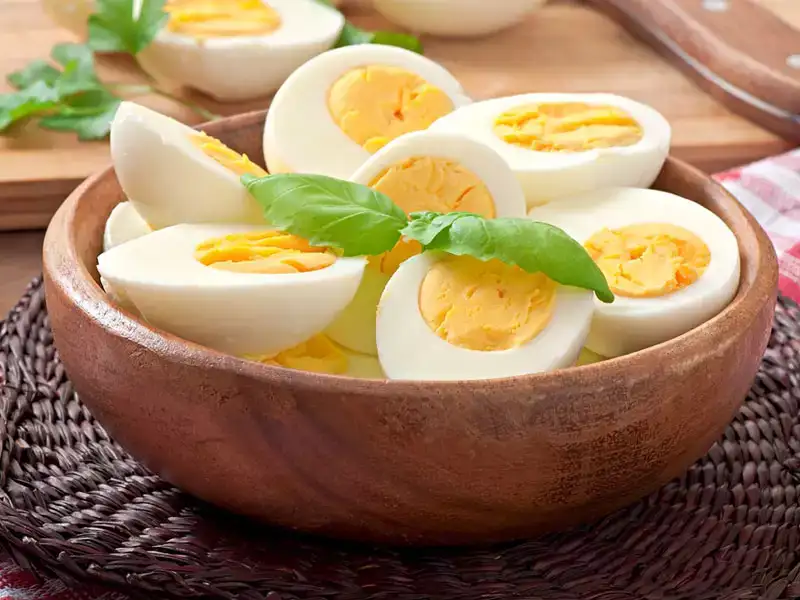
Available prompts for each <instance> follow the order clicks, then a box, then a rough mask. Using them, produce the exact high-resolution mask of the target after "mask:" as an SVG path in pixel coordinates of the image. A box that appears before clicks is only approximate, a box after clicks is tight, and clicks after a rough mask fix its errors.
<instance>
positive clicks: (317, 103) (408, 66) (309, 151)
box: [264, 44, 470, 179]
mask: <svg viewBox="0 0 800 600" xmlns="http://www.w3.org/2000/svg"><path fill="white" fill-rule="evenodd" d="M468 102H470V100H469V99H468V98H467V97H466V96H465V95H464V91H463V89H462V87H461V84H460V83H459V82H458V80H456V78H455V77H453V75H451V74H450V73H449V72H448V71H447V70H446V69H445V68H444V67H442V66H441V65H439V64H437V63H435V62H433V61H431V60H430V59H427V58H425V57H423V56H420V55H419V54H416V53H414V52H410V51H408V50H404V49H402V48H395V47H391V46H381V45H371V44H362V45H357V46H350V47H347V48H338V49H336V50H331V51H329V52H325V53H324V54H321V55H319V56H317V57H316V58H314V59H312V60H310V61H308V62H307V63H305V64H304V65H303V66H302V67H300V68H299V69H297V70H296V71H295V72H294V73H293V74H292V75H291V76H290V77H289V78H288V79H287V80H286V82H285V83H284V84H283V85H282V86H281V88H280V90H278V93H277V94H276V95H275V98H274V99H273V101H272V104H271V106H270V109H269V112H268V113H267V119H266V123H265V127H264V158H265V161H266V164H267V167H268V168H269V171H270V172H271V173H311V174H317V175H327V176H330V177H337V178H339V179H348V178H350V177H351V176H352V175H353V173H355V172H356V170H358V169H359V168H360V167H361V166H362V165H363V164H364V163H365V162H366V161H367V160H368V159H369V158H370V157H371V156H373V155H374V154H375V153H376V152H377V151H378V150H380V149H381V148H383V147H384V146H386V145H387V144H389V143H390V142H391V141H392V140H395V139H397V138H399V137H400V136H402V135H404V134H408V133H412V132H415V131H421V130H425V129H427V128H428V127H430V126H431V124H433V123H434V122H435V121H436V120H437V119H439V118H441V117H443V116H444V115H447V114H449V113H451V112H452V111H453V110H455V109H457V108H458V107H461V106H463V105H465V104H466V103H468ZM299 132H302V134H301V135H298V133H299Z"/></svg>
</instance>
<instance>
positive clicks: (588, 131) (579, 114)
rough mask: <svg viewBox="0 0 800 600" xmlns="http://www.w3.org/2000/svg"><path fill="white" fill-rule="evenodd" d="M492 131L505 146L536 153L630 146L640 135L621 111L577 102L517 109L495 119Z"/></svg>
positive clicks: (636, 126)
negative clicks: (521, 148) (510, 145)
mask: <svg viewBox="0 0 800 600" xmlns="http://www.w3.org/2000/svg"><path fill="white" fill-rule="evenodd" d="M494 132H495V134H496V135H497V137H499V138H500V139H501V140H503V141H505V142H508V143H509V144H513V145H516V146H521V147H523V148H526V149H528V150H535V151H537V152H584V151H587V150H594V149H597V148H613V147H619V146H632V145H634V144H636V143H638V142H640V141H641V139H642V137H643V135H644V134H643V131H642V127H641V126H640V125H639V123H638V122H637V121H636V120H635V119H634V118H633V117H631V116H630V115H629V114H628V113H627V112H625V111H624V110H622V109H621V108H617V107H615V106H593V105H589V104H583V103H580V102H570V103H560V104H531V105H526V106H520V107H518V108H515V109H512V110H509V111H508V112H505V113H503V114H502V115H500V116H499V117H497V119H496V120H495V124H494Z"/></svg>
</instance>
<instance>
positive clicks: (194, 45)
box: [137, 0, 344, 102]
mask: <svg viewBox="0 0 800 600" xmlns="http://www.w3.org/2000/svg"><path fill="white" fill-rule="evenodd" d="M165 10H166V12H167V13H168V14H169V20H168V21H167V24H166V26H165V27H164V29H162V30H161V31H160V32H159V34H158V35H157V36H156V38H155V40H153V42H152V43H151V44H150V45H149V46H148V47H147V48H145V49H144V50H143V51H142V52H140V53H139V54H138V55H137V59H138V61H139V64H140V65H141V66H142V68H143V69H144V70H145V71H147V72H148V73H149V74H150V75H152V76H153V77H155V78H156V79H159V80H165V81H168V82H172V83H177V84H180V85H185V86H188V87H191V88H194V89H197V90H200V91H201V92H205V93H206V94H208V95H210V96H212V97H213V98H216V99H217V100H219V101H222V102H237V101H243V100H249V99H253V98H257V97H261V96H266V95H268V94H271V93H272V92H274V91H275V90H276V89H278V87H279V86H280V85H281V84H282V83H283V82H284V81H285V80H286V78H287V77H288V76H289V75H290V74H291V73H292V71H294V70H295V69H297V67H299V66H300V65H302V64H303V63H304V62H306V61H307V60H309V59H310V58H312V57H314V56H316V55H318V54H320V53H321V52H324V51H326V50H328V49H330V48H332V47H333V45H334V44H335V42H336V40H337V39H338V38H339V34H340V33H341V31H342V28H343V27H344V17H343V16H342V14H341V13H340V12H339V11H337V10H336V9H334V8H331V7H329V6H325V4H324V3H322V2H318V1H317V0H264V1H262V0H168V1H167V4H166V6H165Z"/></svg>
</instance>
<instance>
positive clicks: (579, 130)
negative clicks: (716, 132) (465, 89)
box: [431, 93, 672, 208]
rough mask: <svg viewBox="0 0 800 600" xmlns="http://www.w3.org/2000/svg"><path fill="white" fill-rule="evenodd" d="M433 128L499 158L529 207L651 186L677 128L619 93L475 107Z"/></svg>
mask: <svg viewBox="0 0 800 600" xmlns="http://www.w3.org/2000/svg"><path fill="white" fill-rule="evenodd" d="M431 130H433V131H441V132H452V133H460V134H462V135H466V136H469V137H471V138H473V139H475V140H477V141H480V142H482V143H484V144H486V145H488V146H489V147H490V148H492V149H493V150H495V151H496V152H497V153H498V154H500V155H501V156H502V157H503V159H504V160H505V161H506V162H507V163H508V165H509V166H510V167H511V170H512V171H514V173H515V174H516V176H517V178H518V179H519V181H520V184H521V185H522V187H523V189H524V190H525V196H526V198H527V202H528V206H529V207H530V208H532V207H534V206H538V205H541V204H544V203H547V202H550V201H553V200H555V199H558V198H563V197H567V196H570V195H574V194H579V193H582V192H586V191H590V190H594V189H601V188H608V187H620V186H625V187H642V188H647V187H650V186H651V185H652V184H653V182H654V181H655V179H656V177H657V176H658V174H659V173H660V171H661V169H662V167H663V165H664V162H665V160H666V158H667V154H668V153H669V148H670V144H671V139H672V130H671V127H670V125H669V122H668V121H667V120H666V119H665V118H664V117H663V116H662V115H661V114H660V113H659V112H658V111H656V110H655V109H653V108H651V107H649V106H647V105H645V104H642V103H640V102H636V101H634V100H631V99H630V98H625V97H622V96H617V95H614V94H573V93H535V94H522V95H518V96H509V97H505V98H496V99H492V100H485V101H483V102H476V103H474V104H471V105H469V106H465V107H462V108H460V109H458V110H457V111H455V112H453V113H451V114H449V115H446V116H444V117H442V118H441V119H439V120H438V121H436V122H435V123H434V124H433V125H432V126H431Z"/></svg>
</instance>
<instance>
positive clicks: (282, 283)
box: [97, 224, 366, 356]
mask: <svg viewBox="0 0 800 600" xmlns="http://www.w3.org/2000/svg"><path fill="white" fill-rule="evenodd" d="M248 231H264V228H263V227H262V228H258V229H255V228H254V227H252V226H249V225H198V224H194V225H175V226H173V227H168V228H166V229H162V230H159V231H156V232H153V233H151V234H148V235H146V236H143V237H140V238H138V239H135V240H132V241H130V242H127V243H125V244H122V245H121V246H117V247H115V248H112V249H111V250H109V251H108V252H104V253H103V254H101V255H100V257H99V258H98V266H97V269H98V271H99V272H100V275H101V276H102V277H103V279H104V280H105V281H106V282H107V283H108V284H110V286H111V287H112V289H113V290H115V291H116V292H117V293H121V294H122V295H123V297H124V298H125V299H126V300H127V301H129V302H130V303H131V304H132V305H133V306H134V307H135V308H136V309H137V310H138V312H139V313H141V315H142V316H143V317H144V318H145V319H146V320H147V321H148V322H150V323H151V324H152V325H154V326H155V327H158V328H160V329H163V330H165V331H168V332H170V333H172V334H174V335H177V336H180V337H182V338H184V339H187V340H189V341H192V342H196V343H198V344H202V345H205V346H208V347H210V348H214V349H216V350H220V351H222V352H227V353H230V354H234V355H237V356H244V355H260V354H274V353H277V352H281V351H283V350H286V349H288V348H292V347H294V346H296V345H297V344H299V343H301V342H303V341H304V340H307V339H308V338H310V337H311V336H313V335H315V334H317V333H319V332H321V331H322V330H323V329H324V328H325V327H326V326H327V325H329V324H330V322H331V321H332V320H333V319H334V318H335V317H336V315H337V314H338V313H339V312H340V311H341V310H342V309H343V308H344V307H345V306H346V305H347V304H348V303H349V302H350V301H351V300H352V299H353V296H354V295H355V292H356V290H357V289H358V285H359V283H360V281H361V275H362V273H363V271H364V266H365V264H366V261H365V259H363V258H340V259H337V261H336V262H335V263H334V264H333V265H331V266H330V267H327V268H325V269H321V270H319V271H312V272H309V273H292V274H274V275H273V274H251V273H235V272H231V271H225V270H220V269H215V268H211V267H207V266H205V265H203V264H201V263H200V262H198V261H197V260H196V259H195V258H194V252H195V250H196V248H197V246H198V245H199V244H200V243H202V242H204V241H206V240H208V239H211V238H216V237H220V236H225V235H229V234H231V233H245V232H248Z"/></svg>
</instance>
